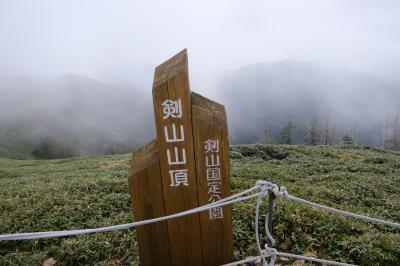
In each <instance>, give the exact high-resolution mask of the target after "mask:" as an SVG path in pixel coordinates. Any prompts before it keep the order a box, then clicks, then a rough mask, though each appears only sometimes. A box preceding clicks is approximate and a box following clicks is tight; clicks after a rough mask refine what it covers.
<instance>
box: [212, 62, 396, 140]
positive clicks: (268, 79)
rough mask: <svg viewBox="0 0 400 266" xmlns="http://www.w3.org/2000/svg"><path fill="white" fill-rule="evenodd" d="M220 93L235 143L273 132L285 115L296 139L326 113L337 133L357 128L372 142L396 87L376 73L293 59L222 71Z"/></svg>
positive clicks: (391, 108) (391, 106) (392, 105)
mask: <svg viewBox="0 0 400 266" xmlns="http://www.w3.org/2000/svg"><path fill="white" fill-rule="evenodd" d="M219 95H220V98H221V99H224V101H225V103H226V105H227V109H228V119H229V122H230V125H231V127H230V129H231V136H232V139H233V141H234V142H254V141H255V140H259V139H261V138H262V131H263V130H265V129H268V130H270V131H272V134H273V135H274V136H275V137H277V136H278V134H279V131H280V130H281V128H282V127H283V126H284V125H285V123H287V122H288V119H289V117H291V118H292V120H293V122H294V124H295V129H294V131H295V141H296V142H302V141H303V139H304V133H305V131H306V130H307V129H306V128H307V125H308V123H309V122H310V121H312V120H314V119H317V120H319V124H320V126H322V124H323V123H322V122H324V123H325V120H326V118H327V117H330V123H331V126H332V127H333V126H335V127H336V130H337V135H338V137H341V136H342V135H343V134H344V133H345V132H349V131H351V130H353V129H356V131H357V135H358V138H359V141H360V142H363V143H376V142H377V138H378V135H379V130H380V127H381V126H382V124H383V123H384V122H385V120H386V117H387V114H388V113H390V112H393V111H394V109H395V107H396V105H397V104H398V103H399V99H400V97H399V96H400V95H399V92H398V91H397V90H396V89H395V88H394V87H392V86H390V85H388V84H387V83H385V82H384V81H383V80H380V79H378V78H376V77H373V76H371V75H368V74H365V73H359V72H353V71H350V70H347V69H343V68H331V67H323V66H319V65H315V64H311V63H304V62H296V61H278V62H269V63H264V64H254V65H249V66H246V67H243V68H240V69H238V70H236V71H232V72H229V73H226V74H225V75H224V77H223V78H222V79H221V82H220V86H219ZM333 124H334V125H333Z"/></svg>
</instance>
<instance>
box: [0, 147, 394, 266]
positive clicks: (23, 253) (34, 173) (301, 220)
mask: <svg viewBox="0 0 400 266" xmlns="http://www.w3.org/2000/svg"><path fill="white" fill-rule="evenodd" d="M231 158H232V160H231V168H232V170H231V173H232V188H233V192H234V193H236V192H239V191H242V190H243V189H245V188H248V187H251V186H253V185H254V183H255V181H256V180H258V179H265V180H268V179H269V180H273V181H275V182H277V183H279V184H281V185H284V186H286V187H287V189H288V191H289V192H290V193H291V194H293V195H296V196H299V197H302V198H305V199H309V200H313V201H316V202H319V203H322V204H326V205H329V206H333V207H338V208H341V209H345V210H348V211H352V212H356V213H360V214H366V215H370V216H373V217H377V218H383V219H387V220H392V221H396V222H399V221H400V202H399V196H400V153H398V152H392V151H386V150H380V149H371V148H370V147H356V146H343V147H326V146H294V145H291V146H284V145H279V146H278V145H243V146H233V147H232V150H231ZM129 164H130V155H129V154H126V155H112V156H111V155H110V156H97V157H83V158H70V159H64V160H44V161H33V160H24V161H18V160H10V159H0V187H1V188H0V198H1V201H0V225H1V226H0V233H1V234H4V233H14V232H32V231H42V230H65V229H79V228H92V227H100V226H105V225H111V224H118V223H128V222H131V221H132V214H131V206H130V200H129V195H128V185H127V177H126V176H127V170H128V167H129ZM254 207H255V203H254V202H246V203H243V202H242V203H239V204H236V205H234V206H233V211H234V212H233V213H234V217H233V219H234V222H233V225H234V241H235V248H236V249H237V250H239V251H240V254H241V256H249V255H256V254H257V252H256V248H255V245H254V244H255V238H254V223H253V219H254V209H255V208H254ZM275 210H276V211H275V214H274V219H275V223H274V236H275V238H276V240H277V248H278V249H279V250H281V251H288V252H291V253H297V254H308V255H315V256H318V257H320V258H326V259H334V260H338V261H343V262H348V263H356V264H361V265H399V261H400V232H399V231H395V230H392V229H390V228H387V227H382V226H376V225H371V224H365V223H361V222H355V221H351V220H349V219H346V218H342V217H338V216H336V215H332V214H326V213H323V212H322V211H319V210H314V209H311V208H309V207H305V206H300V205H297V204H295V203H291V202H285V201H284V200H279V201H278V202H277V206H276V208H275ZM261 222H263V221H260V226H262V225H261ZM50 257H52V258H54V259H55V260H56V261H57V265H77V264H81V265H88V264H89V265H93V264H96V263H97V264H96V265H127V264H137V259H138V258H137V244H136V242H135V231H134V230H125V231H118V232H111V233H98V234H92V235H84V236H79V237H67V238H58V239H44V240H34V241H14V242H4V241H3V242H0V265H38V264H41V263H42V262H43V261H45V260H46V259H48V258H50ZM287 263H289V262H287Z"/></svg>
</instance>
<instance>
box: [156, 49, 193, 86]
mask: <svg viewBox="0 0 400 266" xmlns="http://www.w3.org/2000/svg"><path fill="white" fill-rule="evenodd" d="M183 71H188V55H187V49H186V48H185V49H183V50H182V51H180V52H179V53H177V54H176V55H174V56H173V57H171V58H170V59H168V60H167V61H165V62H164V63H162V64H161V65H159V66H157V67H156V70H155V72H154V82H153V88H154V87H155V86H156V85H157V84H159V82H160V81H166V80H167V79H169V78H170V77H171V76H173V75H174V74H176V73H178V72H183Z"/></svg>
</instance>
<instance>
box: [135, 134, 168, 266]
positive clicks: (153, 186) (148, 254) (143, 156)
mask: <svg viewBox="0 0 400 266" xmlns="http://www.w3.org/2000/svg"><path fill="white" fill-rule="evenodd" d="M159 157H160V155H159V149H158V145H157V142H156V141H155V140H153V141H151V142H149V143H148V144H146V145H145V146H143V147H142V148H141V149H139V150H137V151H136V152H134V153H133V155H132V165H131V168H130V169H129V174H128V175H129V177H128V182H129V193H130V196H131V202H132V209H133V214H134V218H135V221H141V220H147V219H152V218H156V217H161V216H165V206H164V196H163V192H162V180H161V169H160V158H159ZM136 235H137V242H138V247H139V256H140V261H141V265H149V266H150V265H172V263H171V256H170V251H169V242H168V241H169V240H168V227H167V222H159V223H154V224H150V225H145V226H139V227H137V228H136Z"/></svg>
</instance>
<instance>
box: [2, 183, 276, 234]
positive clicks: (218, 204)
mask: <svg viewBox="0 0 400 266" xmlns="http://www.w3.org/2000/svg"><path fill="white" fill-rule="evenodd" d="M270 186H272V183H264V182H261V183H259V182H257V183H256V186H254V187H252V188H250V189H247V190H245V191H243V192H241V193H238V194H235V195H232V196H230V197H227V198H225V199H222V200H219V201H216V202H214V203H210V204H207V205H204V206H201V207H197V208H194V209H190V210H187V211H183V212H179V213H175V214H172V215H167V216H163V217H158V218H153V219H149V220H143V221H138V222H133V223H127V224H119V225H112V226H107V227H100V228H93V229H78V230H65V231H47V232H33V233H15V234H6V235H0V241H1V240H3V241H4V240H28V239H39V238H51V237H63V236H76V235H82V234H89V233H98V232H110V231H116V230H123V229H128V228H132V227H137V226H142V225H146V224H151V223H156V222H161V221H166V220H170V219H174V218H178V217H182V216H186V215H190V214H194V213H198V212H201V211H206V210H209V209H213V208H217V207H222V206H225V205H228V204H232V203H236V202H239V201H243V200H248V199H251V198H254V197H257V196H258V195H260V194H262V195H264V194H265V191H266V190H267V187H270ZM256 190H259V191H258V192H257V193H255V194H250V195H247V196H243V195H245V194H248V193H250V192H254V191H256Z"/></svg>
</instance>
